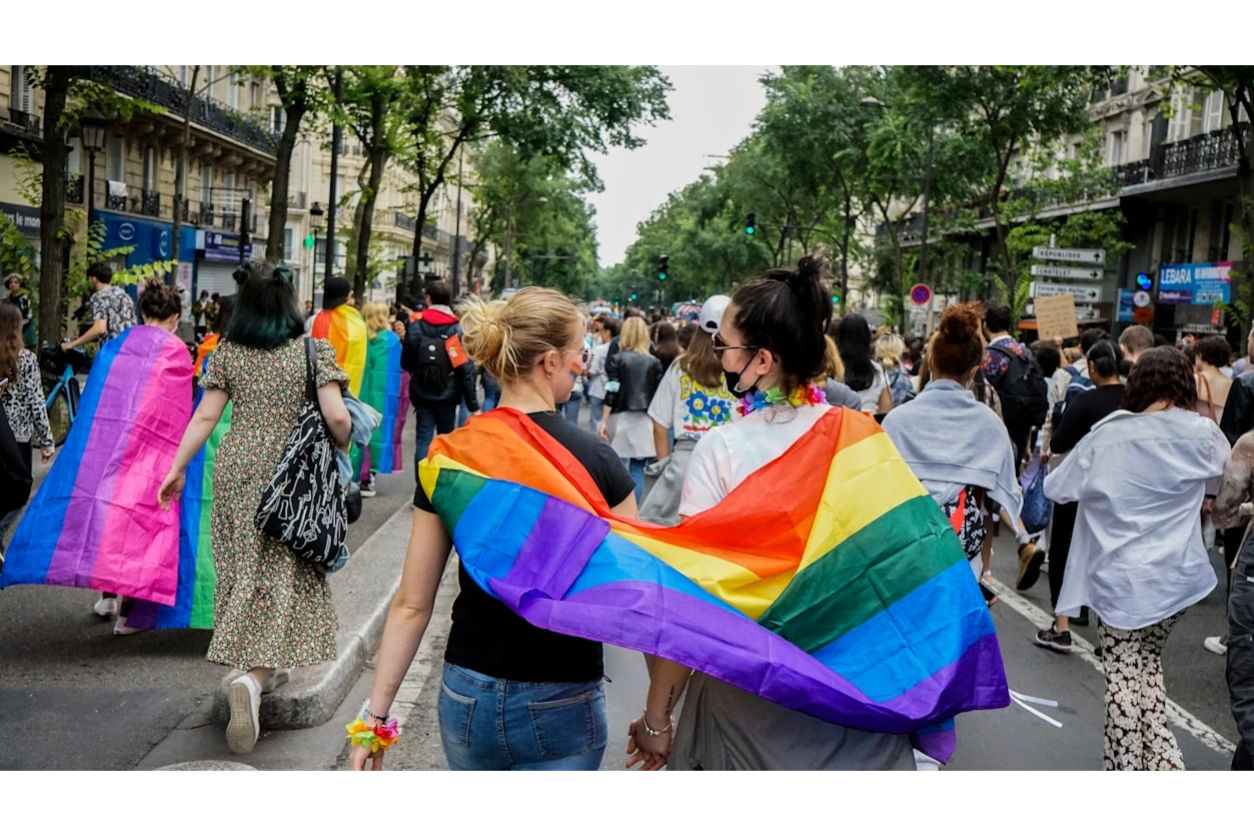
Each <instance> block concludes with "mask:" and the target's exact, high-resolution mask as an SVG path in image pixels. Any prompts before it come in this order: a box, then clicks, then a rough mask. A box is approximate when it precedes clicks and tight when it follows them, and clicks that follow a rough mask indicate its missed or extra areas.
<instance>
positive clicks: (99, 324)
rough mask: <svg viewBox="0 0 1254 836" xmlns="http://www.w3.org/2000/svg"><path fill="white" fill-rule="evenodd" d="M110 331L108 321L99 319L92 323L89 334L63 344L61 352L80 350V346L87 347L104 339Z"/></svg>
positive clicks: (88, 330)
mask: <svg viewBox="0 0 1254 836" xmlns="http://www.w3.org/2000/svg"><path fill="white" fill-rule="evenodd" d="M108 330H109V323H108V322H107V321H106V320H103V319H97V320H96V321H94V322H92V324H91V327H90V328H88V329H87V332H86V333H85V334H83V336H81V337H79V338H78V339H76V340H65V341H64V342H62V343H61V350H62V351H73V350H74V349H76V348H78V347H79V346H80V345H86V344H87V343H89V342H92V341H93V340H96V339H99V338H100V337H103V336H104V335H105V333H106V332H107V331H108Z"/></svg>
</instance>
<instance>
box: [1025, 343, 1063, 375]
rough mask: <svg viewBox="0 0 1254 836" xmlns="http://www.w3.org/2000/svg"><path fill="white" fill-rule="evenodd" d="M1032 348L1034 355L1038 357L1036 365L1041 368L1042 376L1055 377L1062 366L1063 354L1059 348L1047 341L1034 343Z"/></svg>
mask: <svg viewBox="0 0 1254 836" xmlns="http://www.w3.org/2000/svg"><path fill="white" fill-rule="evenodd" d="M1031 347H1032V353H1033V354H1034V355H1036V365H1038V366H1040V367H1041V374H1043V375H1044V376H1045V377H1053V376H1054V372H1056V371H1058V369H1059V367H1061V366H1062V353H1061V352H1059V351H1058V348H1057V346H1055V345H1054V344H1053V343H1048V342H1045V340H1037V341H1036V342H1034V343H1032V346H1031Z"/></svg>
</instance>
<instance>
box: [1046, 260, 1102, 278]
mask: <svg viewBox="0 0 1254 836" xmlns="http://www.w3.org/2000/svg"><path fill="white" fill-rule="evenodd" d="M1103 273H1104V271H1103V270H1102V268H1100V267H1054V266H1052V265H1048V264H1033V265H1032V275H1033V276H1040V277H1041V278H1051V279H1086V280H1088V281H1094V282H1096V281H1101V279H1102V276H1103Z"/></svg>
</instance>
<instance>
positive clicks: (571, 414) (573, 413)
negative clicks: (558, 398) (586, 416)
mask: <svg viewBox="0 0 1254 836" xmlns="http://www.w3.org/2000/svg"><path fill="white" fill-rule="evenodd" d="M581 403H583V400H582V399H580V398H577V397H575V396H574V395H571V396H570V400H568V401H567V402H566V403H564V404H562V405H561V406H559V407H558V409H559V410H561V412H562V414H563V415H565V416H566V420H567V421H569V422H571V423H572V424H574V425H575V426H579V405H580V404H581Z"/></svg>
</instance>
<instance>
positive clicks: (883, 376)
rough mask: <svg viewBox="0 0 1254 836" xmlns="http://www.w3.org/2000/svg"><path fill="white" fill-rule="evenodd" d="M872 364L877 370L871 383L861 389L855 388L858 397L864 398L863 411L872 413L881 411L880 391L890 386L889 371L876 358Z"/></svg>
mask: <svg viewBox="0 0 1254 836" xmlns="http://www.w3.org/2000/svg"><path fill="white" fill-rule="evenodd" d="M871 366H872V368H873V369H874V370H875V375H874V376H873V377H872V378H871V385H870V386H869V387H868V388H866V389H862V390H861V391H859V390H857V389H855V390H854V391H855V392H857V394H858V397H859V398H862V411H863V412H869V413H871V414H872V415H874V414H876V413H878V412H879V411H880V407H879V403H880V392H882V391H884V387H886V386H888V385H889V384H888V373H887V372H885V371H884V367H883V366H881V365H880V364H879V363H876V362H875V361H874V360H872V361H871Z"/></svg>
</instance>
